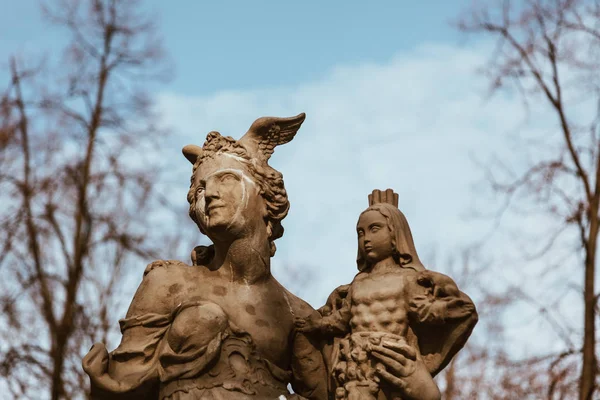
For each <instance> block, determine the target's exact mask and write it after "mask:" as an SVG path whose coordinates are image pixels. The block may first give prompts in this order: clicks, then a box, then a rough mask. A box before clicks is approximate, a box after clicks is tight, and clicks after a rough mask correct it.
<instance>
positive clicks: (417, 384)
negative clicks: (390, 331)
mask: <svg viewBox="0 0 600 400" xmlns="http://www.w3.org/2000/svg"><path fill="white" fill-rule="evenodd" d="M371 355H372V356H373V357H375V358H376V359H377V360H379V363H378V364H377V365H376V366H375V373H376V374H377V376H378V377H379V378H380V380H381V384H383V385H386V386H389V387H391V390H392V392H394V393H396V394H397V396H398V398H402V399H407V400H417V399H418V400H439V399H440V398H441V395H440V391H439V389H438V387H437V386H436V384H435V382H434V381H433V379H432V378H431V375H430V374H429V372H428V371H427V369H426V368H425V364H423V363H422V362H420V361H419V360H417V352H416V350H415V349H414V348H412V347H411V346H409V345H407V344H406V343H392V342H388V341H384V342H382V346H375V345H374V346H372V348H371ZM394 398H397V397H394Z"/></svg>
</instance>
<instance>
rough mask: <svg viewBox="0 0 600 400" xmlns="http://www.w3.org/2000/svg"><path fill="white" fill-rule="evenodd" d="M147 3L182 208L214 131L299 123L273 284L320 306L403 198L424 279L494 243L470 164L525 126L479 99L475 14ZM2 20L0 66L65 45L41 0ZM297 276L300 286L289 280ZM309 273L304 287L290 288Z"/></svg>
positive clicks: (281, 154) (285, 157)
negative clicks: (163, 66) (367, 215)
mask: <svg viewBox="0 0 600 400" xmlns="http://www.w3.org/2000/svg"><path fill="white" fill-rule="evenodd" d="M144 4H145V7H148V10H150V11H152V12H154V13H155V14H156V16H157V18H158V21H159V26H160V30H161V32H162V34H163V37H164V46H165V47H166V49H167V51H168V53H169V57H170V61H171V63H172V65H173V68H174V79H173V80H172V81H170V82H169V83H167V84H166V85H163V86H161V87H160V88H157V89H156V90H155V92H154V94H155V96H156V101H157V104H158V109H159V110H160V113H161V115H162V122H163V123H164V124H165V126H168V127H169V128H170V129H171V131H172V132H173V134H172V136H171V137H170V138H169V139H168V140H165V143H164V147H163V154H164V156H165V158H166V159H167V160H168V165H169V168H170V169H171V170H172V173H170V174H169V178H168V179H167V182H166V184H167V185H168V187H169V190H170V191H171V193H172V198H176V199H179V200H180V202H181V203H182V206H186V205H187V203H186V199H185V197H186V193H187V190H188V185H189V173H190V165H189V164H188V163H187V161H186V160H185V158H183V157H182V156H181V148H182V147H183V146H184V145H186V144H190V143H194V144H199V145H201V144H202V143H203V142H204V138H205V136H206V134H207V133H208V132H209V131H211V130H217V131H219V132H221V133H222V134H223V135H230V136H233V137H235V138H239V137H241V135H243V133H244V132H246V130H247V129H248V127H249V126H250V124H251V123H252V122H253V121H254V120H255V119H256V118H258V117H261V116H265V115H273V116H282V117H283V116H293V115H296V114H298V113H300V112H305V113H306V114H307V117H306V121H305V122H304V124H303V126H302V128H301V129H300V131H299V133H298V134H297V136H296V138H295V139H294V140H293V141H292V142H291V143H289V144H286V145H285V146H281V147H278V148H277V149H276V151H275V154H274V156H273V157H272V158H271V160H270V164H271V165H272V166H273V167H275V168H276V169H278V170H279V171H281V172H282V173H283V175H284V179H285V183H286V189H287V191H288V195H289V199H290V202H291V209H290V212H289V215H288V217H287V218H286V219H285V220H284V221H283V225H284V227H285V230H286V231H285V235H284V237H283V238H281V239H279V240H278V241H277V248H278V250H277V254H276V256H275V258H274V259H273V265H272V270H273V273H274V275H275V276H277V277H278V278H279V279H280V280H281V281H282V282H284V284H286V285H288V286H290V288H291V289H292V291H296V293H298V294H300V295H301V296H302V297H303V298H305V299H306V300H307V301H309V302H310V303H311V304H312V305H313V306H315V307H319V306H320V305H322V304H323V302H324V301H325V299H326V298H327V296H328V295H329V293H330V292H331V291H332V290H333V289H334V288H335V287H337V286H339V285H341V284H345V283H348V282H350V281H351V279H352V278H353V276H354V275H355V273H356V262H355V260H356V233H355V225H356V221H357V219H358V216H359V214H360V212H361V211H362V210H363V209H365V208H366V207H367V205H368V203H367V195H368V194H369V193H370V192H371V191H372V190H373V189H386V188H392V189H394V190H395V191H396V192H397V193H399V198H400V201H399V207H400V209H401V210H402V211H403V212H404V214H405V215H406V217H407V219H408V221H409V224H410V226H411V229H412V232H413V236H414V238H415V244H416V246H417V250H418V251H419V252H420V253H421V258H422V259H423V260H424V261H425V263H426V264H427V266H428V267H430V268H431V269H434V270H438V271H441V272H447V271H448V266H445V265H444V263H443V260H444V259H443V258H440V257H433V256H431V254H443V255H444V256H447V255H450V256H451V255H457V253H459V252H460V249H462V248H464V247H465V246H468V245H469V244H472V243H473V242H476V241H478V240H480V239H481V238H482V237H483V236H485V235H487V234H488V233H489V232H490V230H491V229H493V223H492V222H491V221H489V220H481V219H473V218H468V217H469V216H470V215H472V214H473V212H474V211H487V210H486V207H488V206H490V207H492V206H493V204H494V201H493V200H489V199H488V200H485V201H489V202H490V203H486V202H485V201H483V202H482V201H480V200H481V199H482V198H483V197H482V193H481V192H480V191H479V189H478V186H476V185H477V183H478V182H480V180H481V179H482V176H483V173H482V171H481V170H480V169H479V168H477V165H476V163H475V162H474V160H475V159H484V160H485V159H486V157H488V156H489V155H490V154H491V153H492V152H494V151H497V150H498V151H502V149H504V148H506V139H505V138H506V136H507V134H510V133H513V132H514V131H515V130H516V129H519V128H522V127H523V124H524V120H525V119H526V116H525V114H524V111H523V109H522V104H521V103H520V102H519V100H518V99H517V98H515V97H514V96H512V95H510V94H503V95H496V96H494V97H490V96H488V82H487V81H486V80H485V78H484V77H483V76H482V75H480V74H478V73H477V70H478V68H479V67H481V66H482V65H483V64H484V63H485V62H486V60H487V57H488V56H489V55H490V54H491V50H492V46H493V43H492V42H490V41H487V40H481V39H477V40H474V39H470V40H466V38H465V37H464V36H462V35H461V34H459V33H458V32H457V31H456V29H455V28H454V27H453V26H452V25H451V22H452V21H453V20H456V18H457V17H458V16H459V15H460V13H461V10H463V9H464V7H466V6H468V5H469V4H470V2H469V1H466V0H458V1H452V2H450V1H442V0H439V1H431V0H430V1H420V2H399V1H377V2H366V1H348V0H346V1H339V0H335V1H327V2H323V1H304V2H283V1H253V2H249V1H220V2H216V1H179V2H165V1H159V0H152V1H147V2H145V3H144ZM0 6H1V8H0V9H2V10H3V11H2V13H1V14H0V55H2V57H3V58H4V55H8V54H13V53H17V54H29V53H34V54H35V53H36V52H38V51H40V50H42V51H52V49H54V48H55V46H56V45H57V43H60V39H61V36H60V35H61V34H60V33H56V32H55V31H54V30H50V29H49V28H48V26H47V24H46V23H44V22H42V20H41V18H40V14H39V13H38V12H35V11H34V10H35V9H36V8H37V2H36V1H33V0H20V1H13V0H2V1H0ZM532 112H533V114H534V115H535V116H539V118H537V119H536V121H537V122H536V127H538V128H543V127H545V126H546V125H545V123H547V120H548V118H547V115H545V114H543V111H540V110H537V109H536V107H535V106H534V109H533V111H532ZM506 152H509V153H510V150H509V149H507V150H506ZM478 202H479V204H477V203H478ZM181 229H186V230H189V232H190V235H192V234H193V232H194V230H195V227H194V225H193V223H192V222H191V221H190V222H189V224H188V225H187V226H185V227H182V228H181ZM505 239H506V238H505ZM499 240H500V241H501V242H502V240H503V239H499ZM503 243H506V242H503ZM165 252H168V249H165ZM178 256H179V255H172V254H165V258H178ZM428 261H429V263H431V262H433V261H437V262H438V264H436V265H431V264H428ZM143 268H144V266H143V265H142V266H140V271H141V270H143ZM290 269H291V270H293V271H294V274H296V276H295V277H294V276H290V275H289V274H287V275H286V273H284V272H283V271H288V272H289V270H290ZM303 274H304V278H306V277H308V278H309V283H308V287H303V288H297V287H294V281H296V282H297V281H298V280H299V279H300V277H299V276H300V275H303ZM140 277H141V273H140ZM304 278H303V279H304ZM520 278H521V277H520V276H516V277H515V276H514V275H510V274H507V275H505V276H503V277H502V279H506V280H508V281H511V280H518V279H520ZM133 289H134V288H133ZM133 289H132V291H133ZM473 297H474V300H475V301H477V298H476V296H473ZM575 317H577V315H575ZM526 320H527V316H525V317H524V318H523V321H524V322H519V324H520V325H519V327H518V328H519V329H523V324H526V323H527V321H526ZM532 351H534V350H532Z"/></svg>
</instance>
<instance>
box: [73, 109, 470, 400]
mask: <svg viewBox="0 0 600 400" xmlns="http://www.w3.org/2000/svg"><path fill="white" fill-rule="evenodd" d="M304 118H305V115H304V114H299V115H298V116H295V117H291V118H276V117H263V118H259V119H257V120H256V121H255V122H254V123H253V124H252V125H251V127H250V129H249V130H248V132H247V133H246V134H245V135H244V136H243V137H242V138H241V139H239V140H235V139H233V138H231V137H228V136H227V137H224V136H221V135H220V134H219V133H218V132H210V133H209V134H208V135H207V137H206V141H205V143H204V145H203V147H199V146H195V145H188V146H186V147H184V149H183V154H184V155H185V157H186V158H187V159H188V160H189V161H190V162H191V163H192V165H193V168H192V177H191V185H190V190H189V192H188V196H187V197H188V202H189V203H190V209H189V214H190V217H191V218H192V220H193V221H194V222H195V223H196V224H197V225H198V228H199V229H200V231H201V232H202V233H203V234H205V235H207V236H208V237H209V238H210V239H211V241H212V242H213V244H212V245H210V246H198V247H196V248H195V249H194V250H193V251H192V255H191V258H192V265H187V264H185V263H183V262H181V261H173V260H160V261H155V262H152V263H151V264H149V265H148V266H147V267H146V269H145V271H144V274H143V279H142V282H141V284H140V286H139V288H138V289H137V292H136V294H135V296H134V298H133V300H132V302H131V305H130V307H129V310H128V312H127V315H126V317H125V318H124V319H122V320H121V321H120V327H121V333H122V339H121V343H120V344H119V346H118V347H117V349H115V350H114V351H112V352H111V353H110V354H109V353H108V351H107V349H106V347H105V346H104V345H103V344H102V343H96V344H94V346H92V348H91V349H90V351H89V353H88V354H87V355H86V356H85V357H84V359H83V368H84V370H85V372H86V373H87V374H88V375H89V377H90V382H91V388H92V398H93V399H117V400H118V399H154V400H193V399H211V400H219V399H227V400H256V399H260V400H263V399H264V400H267V399H268V400H271V399H272V400H275V399H282V398H285V399H289V400H292V399H297V400H301V399H305V400H306V399H310V400H313V399H314V400H326V399H333V398H336V399H349V400H354V399H365V400H375V399H379V400H381V399H395V400H399V399H405V400H406V399H409V400H427V399H439V397H440V393H439V390H438V388H437V386H436V385H435V383H434V382H433V376H435V374H436V373H437V372H439V371H440V370H441V369H442V368H444V366H445V365H446V364H447V363H448V362H449V361H450V359H451V358H452V357H453V356H454V355H455V354H456V352H457V351H458V350H459V349H460V348H461V347H462V346H463V345H464V343H465V341H466V340H467V338H468V336H469V335H470V332H471V330H472V329H473V327H474V325H475V323H476V322H477V313H476V312H475V307H474V306H473V303H472V302H471V300H470V299H469V298H468V297H467V296H466V295H465V294H463V293H461V292H460V291H459V290H458V288H457V287H456V284H455V283H454V282H453V281H452V279H450V278H448V277H446V276H444V275H442V274H438V273H435V272H432V271H428V270H426V269H425V267H423V265H422V264H421V262H420V261H419V258H418V256H417V252H416V250H415V247H414V244H413V240H412V236H411V233H410V228H409V226H408V223H407V222H406V219H405V217H404V215H403V214H402V213H401V212H400V210H399V209H398V208H397V205H398V197H397V195H396V194H395V193H393V192H392V191H391V190H389V189H388V191H386V192H379V191H374V192H373V194H372V195H371V196H370V197H369V199H370V200H369V201H370V207H369V208H367V210H365V211H364V212H363V213H362V214H361V216H360V218H359V221H358V225H357V232H358V247H359V249H358V260H357V261H358V269H359V273H358V275H357V276H356V277H355V279H354V281H353V282H352V283H351V284H350V285H344V286H340V287H339V288H337V289H336V290H334V292H333V293H332V294H331V295H330V296H329V299H328V301H327V304H326V305H325V306H323V307H321V308H320V309H319V311H318V312H317V311H315V310H314V309H313V308H312V307H311V306H310V305H309V304H307V303H306V302H304V301H303V300H301V299H299V298H298V297H296V296H294V295H293V294H292V293H290V292H289V291H287V290H286V289H285V288H284V287H283V286H282V285H281V284H279V282H277V281H276V280H275V278H274V277H273V276H272V275H271V270H270V260H271V257H273V255H274V254H275V249H276V248H275V243H274V241H275V240H276V239H278V238H280V237H281V236H282V235H283V227H282V225H281V221H282V220H283V218H285V216H286V215H287V212H288V209H289V201H288V198H287V194H286V191H285V188H284V184H283V177H282V174H281V173H280V172H279V171H277V170H275V169H273V168H272V167H271V166H270V165H269V164H268V160H269V158H270V156H271V155H272V154H273V151H274V149H275V147H276V146H279V145H282V144H285V143H288V142H290V141H291V140H292V139H293V138H294V136H295V135H296V133H297V131H298V129H299V128H300V126H301V124H302V122H303V121H304ZM288 385H291V387H292V388H293V391H294V394H290V392H289V391H288Z"/></svg>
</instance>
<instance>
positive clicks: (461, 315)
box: [408, 271, 477, 324]
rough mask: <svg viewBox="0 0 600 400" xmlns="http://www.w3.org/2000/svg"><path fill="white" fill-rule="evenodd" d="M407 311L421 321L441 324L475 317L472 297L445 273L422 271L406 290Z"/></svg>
mask: <svg viewBox="0 0 600 400" xmlns="http://www.w3.org/2000/svg"><path fill="white" fill-rule="evenodd" d="M408 304H409V313H410V315H411V317H413V318H414V319H416V320H417V321H418V322H421V323H431V324H444V323H447V322H452V321H456V322H458V321H460V320H464V319H465V318H468V317H476V315H477V312H476V310H475V305H474V304H473V301H472V300H471V299H470V298H469V296H467V295H466V294H464V293H463V292H461V291H460V290H459V289H458V286H457V285H456V283H455V282H454V281H453V280H452V279H451V278H450V277H448V276H446V275H444V274H440V273H438V272H433V271H422V272H420V273H419V274H418V275H417V276H416V280H415V284H414V285H412V289H411V290H410V291H409V299H408Z"/></svg>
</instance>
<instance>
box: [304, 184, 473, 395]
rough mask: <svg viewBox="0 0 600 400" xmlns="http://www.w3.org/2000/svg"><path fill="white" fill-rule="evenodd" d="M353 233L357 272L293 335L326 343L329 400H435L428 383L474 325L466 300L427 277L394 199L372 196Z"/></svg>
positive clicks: (446, 283) (448, 284) (440, 279)
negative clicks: (356, 240) (301, 333)
mask: <svg viewBox="0 0 600 400" xmlns="http://www.w3.org/2000/svg"><path fill="white" fill-rule="evenodd" d="M369 204H370V206H369V208H367V209H366V210H365V211H364V212H363V213H362V214H361V215H360V218H359V220H358V224H357V226H356V231H357V234H358V258H357V263H358V270H359V273H358V274H357V275H356V277H355V278H354V280H353V281H352V283H351V284H350V285H345V286H340V287H339V288H337V289H336V290H335V291H334V292H333V293H332V294H331V295H330V297H329V299H328V301H327V304H326V305H325V306H323V307H322V308H321V309H320V310H319V312H320V315H319V314H311V315H310V316H309V317H308V318H305V319H304V318H297V319H296V325H297V327H298V330H299V331H301V332H304V333H307V334H309V335H310V336H311V337H317V338H321V339H325V340H327V341H328V344H327V345H326V346H325V348H324V349H323V350H324V354H325V358H326V361H327V364H328V370H329V373H330V375H331V377H332V378H333V381H332V382H330V391H331V392H332V393H331V394H332V395H333V394H334V395H335V399H348V400H359V399H360V400H377V399H380V400H381V399H390V400H391V399H404V400H427V399H440V396H441V395H440V392H439V389H438V387H437V386H436V384H435V382H434V381H433V376H435V374H436V373H438V372H439V371H440V370H441V369H442V368H444V367H445V366H446V365H447V364H448V362H449V361H450V359H451V358H452V357H453V356H454V355H455V354H456V353H457V352H458V350H460V348H461V347H462V346H463V345H464V343H465V342H466V340H467V338H468V337H469V335H470V334H471V331H472V330H473V327H474V326H475V324H476V322H477V313H476V311H475V306H474V305H473V302H472V301H471V299H470V298H469V297H468V296H467V295H465V294H464V293H462V292H460V291H459V290H458V288H457V286H456V284H455V283H454V281H453V280H452V279H450V278H449V277H447V276H445V275H442V274H440V273H437V272H433V271H429V270H426V269H425V267H424V266H423V264H422V263H421V261H420V260H419V257H418V255H417V252H416V249H415V246H414V243H413V238H412V234H411V232H410V228H409V226H408V222H407V221H406V218H405V217H404V214H402V212H400V210H399V209H398V207H397V206H398V195H397V194H396V193H393V191H392V190H391V189H388V190H387V191H385V192H381V191H379V190H375V191H373V193H372V194H371V195H370V196H369Z"/></svg>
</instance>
